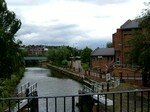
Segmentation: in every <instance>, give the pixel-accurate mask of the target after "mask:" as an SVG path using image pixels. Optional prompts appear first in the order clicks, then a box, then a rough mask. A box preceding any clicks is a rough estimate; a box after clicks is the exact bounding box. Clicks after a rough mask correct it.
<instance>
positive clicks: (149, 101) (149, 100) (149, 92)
mask: <svg viewBox="0 0 150 112" xmlns="http://www.w3.org/2000/svg"><path fill="white" fill-rule="evenodd" d="M147 94H148V98H147V105H148V107H147V109H148V111H147V112H149V104H150V99H149V96H150V91H148V93H147Z"/></svg>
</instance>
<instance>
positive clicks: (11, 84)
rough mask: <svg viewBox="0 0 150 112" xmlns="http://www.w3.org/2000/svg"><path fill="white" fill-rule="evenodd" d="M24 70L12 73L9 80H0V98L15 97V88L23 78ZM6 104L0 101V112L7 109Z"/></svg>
mask: <svg viewBox="0 0 150 112" xmlns="http://www.w3.org/2000/svg"><path fill="white" fill-rule="evenodd" d="M24 71H25V69H24V68H20V69H19V70H18V72H17V73H14V74H13V75H12V76H11V78H10V79H0V98H7V97H13V96H15V92H16V91H15V90H16V86H17V85H18V83H19V82H20V80H21V78H22V77H23V74H24ZM7 104H8V102H2V101H0V112H3V110H4V109H6V108H7Z"/></svg>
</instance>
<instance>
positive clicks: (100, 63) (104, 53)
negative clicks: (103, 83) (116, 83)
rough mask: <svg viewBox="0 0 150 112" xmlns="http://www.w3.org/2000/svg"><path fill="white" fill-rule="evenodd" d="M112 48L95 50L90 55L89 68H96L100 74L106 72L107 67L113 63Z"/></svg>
mask: <svg viewBox="0 0 150 112" xmlns="http://www.w3.org/2000/svg"><path fill="white" fill-rule="evenodd" d="M114 56H115V54H114V48H99V47H98V48H96V49H95V50H94V51H93V52H92V53H91V67H92V68H98V69H99V70H100V71H101V72H107V70H108V67H109V66H110V64H112V63H113V61H114Z"/></svg>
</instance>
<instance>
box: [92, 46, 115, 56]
mask: <svg viewBox="0 0 150 112" xmlns="http://www.w3.org/2000/svg"><path fill="white" fill-rule="evenodd" d="M113 55H115V51H114V48H99V47H98V48H96V49H95V50H94V51H93V52H92V53H91V56H113Z"/></svg>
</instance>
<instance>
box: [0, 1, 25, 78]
mask: <svg viewBox="0 0 150 112" xmlns="http://www.w3.org/2000/svg"><path fill="white" fill-rule="evenodd" d="M20 27H21V22H20V20H18V19H16V15H15V13H14V12H11V11H9V10H8V9H7V4H6V2H5V1H4V0H0V78H7V77H9V78H10V77H11V74H13V73H14V72H17V71H18V68H19V67H21V66H22V65H23V62H22V54H21V50H20V49H19V44H20V43H21V41H17V42H15V38H14V37H15V34H16V32H17V31H18V30H19V29H20Z"/></svg>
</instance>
